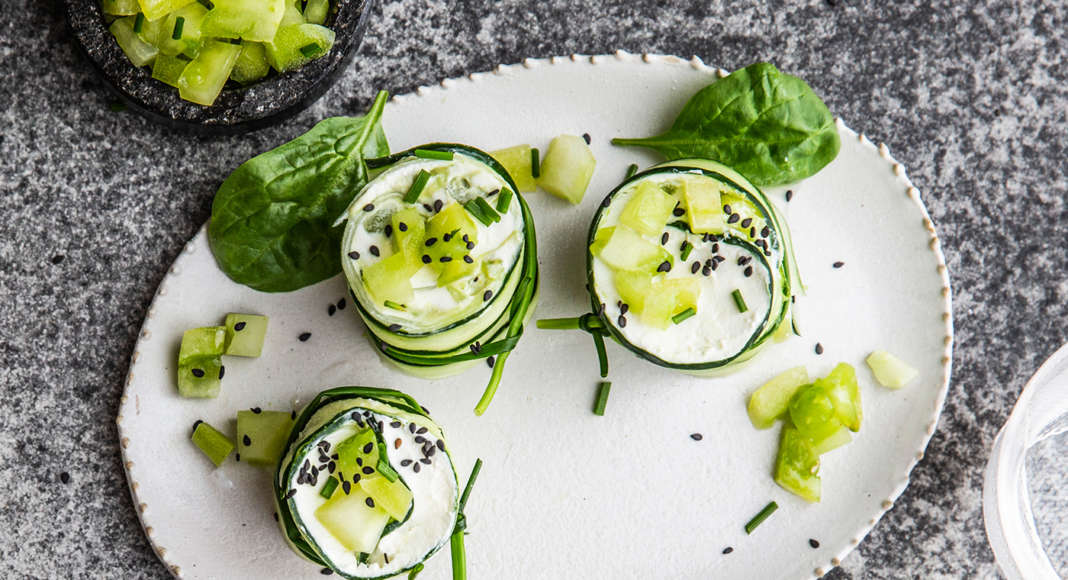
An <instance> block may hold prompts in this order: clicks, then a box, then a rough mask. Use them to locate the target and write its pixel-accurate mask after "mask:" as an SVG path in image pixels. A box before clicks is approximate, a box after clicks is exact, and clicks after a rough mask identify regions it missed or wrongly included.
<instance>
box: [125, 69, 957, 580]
mask: <svg viewBox="0 0 1068 580" xmlns="http://www.w3.org/2000/svg"><path fill="white" fill-rule="evenodd" d="M609 59H615V60H619V61H625V62H638V61H640V62H643V63H646V64H650V65H653V64H664V65H673V66H680V65H684V66H690V67H692V68H694V69H696V70H701V71H705V72H712V73H714V74H716V75H717V76H719V77H721V78H722V77H725V76H727V74H728V72H727V71H725V70H723V69H719V68H716V67H711V66H709V65H707V64H705V63H704V62H703V61H702V60H701V59H700V58H699V57H697V56H694V57H692V58H690V59H688V60H687V59H683V58H680V57H677V56H671V55H660V54H648V53H645V54H633V53H628V52H625V51H617V52H615V53H614V54H611V55H582V54H572V55H570V56H565V57H549V58H545V59H524V60H523V61H522V62H520V63H518V64H512V65H498V66H497V67H496V68H494V69H493V70H492V71H488V72H475V73H470V74H468V75H465V76H463V77H457V78H450V79H443V80H441V81H440V82H439V83H438V84H437V85H430V86H423V87H417V88H416V89H415V90H414V91H413V92H411V93H408V94H404V95H396V96H394V97H393V98H392V99H391V100H392V101H395V102H400V101H403V100H407V99H412V98H416V97H425V96H429V95H433V94H436V93H441V92H443V91H446V90H448V89H449V88H450V87H452V86H454V85H456V84H458V83H464V82H469V83H478V82H481V81H482V80H483V79H485V78H487V77H491V76H499V75H502V74H505V73H508V72H512V71H515V70H517V69H522V68H527V69H529V68H534V67H544V66H553V65H555V64H558V63H562V62H567V61H570V62H581V61H586V62H588V63H589V64H590V65H591V66H596V65H597V64H598V63H601V62H604V61H606V60H609ZM835 124H836V125H837V127H838V128H839V130H840V131H844V132H845V133H846V134H847V135H849V136H852V138H854V139H856V140H857V142H859V143H860V144H861V145H862V146H863V147H866V148H870V149H872V150H874V151H876V152H877V153H878V155H879V156H880V157H881V158H882V159H884V160H885V161H886V162H887V163H888V165H889V169H890V170H891V171H892V172H893V175H894V177H895V179H896V181H897V182H898V183H899V184H900V186H901V189H902V191H903V193H904V195H906V196H907V197H908V199H910V200H911V201H912V202H913V203H914V204H915V205H916V206H917V208H918V209H919V210H920V213H921V215H922V216H923V227H924V229H925V230H926V231H927V233H928V243H927V246H928V249H929V251H930V252H931V253H932V254H933V255H934V256H935V261H936V268H937V273H938V275H939V278H940V279H941V283H942V288H941V296H942V315H941V316H942V322H943V329H944V337H943V339H942V344H943V350H942V358H941V363H942V380H941V385H940V386H939V390H938V393H937V395H936V396H935V401H934V406H933V408H932V409H931V410H930V420H929V422H928V424H927V428H926V430H925V434H924V435H923V437H922V444H921V445H920V447H919V448H918V449H916V451H915V455H914V456H913V459H912V460H911V461H910V462H909V465H908V466H907V468H906V469H905V471H904V474H903V476H902V477H901V478H900V479H899V480H898V481H897V483H896V485H895V486H894V487H893V491H892V493H890V494H889V496H888V497H887V498H885V499H884V500H882V502H881V504H880V505H881V510H880V511H879V512H878V513H877V514H875V516H874V517H872V518H871V519H870V520H869V521H868V522H867V523H866V524H864V525H862V526H860V527H859V528H858V529H856V530H855V531H854V532H853V534H852V539H851V540H850V542H849V543H848V544H847V545H845V546H844V547H842V548H841V549H840V550H838V552H837V554H836V555H835V556H834V557H832V558H831V559H830V561H829V562H828V563H827V566H828V567H827V568H823V567H818V568H815V569H814V570H812V573H811V575H810V576H808V577H809V578H819V577H821V576H823V575H824V574H826V573H827V572H828V571H829V570H831V569H833V568H835V567H837V566H839V565H841V562H842V560H843V559H844V558H845V557H846V555H847V554H849V553H850V552H851V551H852V550H853V548H855V547H856V546H857V545H859V544H860V542H861V541H862V540H863V539H864V538H865V537H866V536H867V535H868V533H869V532H871V530H872V529H873V528H874V527H875V525H876V524H877V523H878V522H879V520H880V519H881V518H882V517H883V515H885V514H886V512H888V511H889V510H890V509H891V508H892V507H893V506H894V502H895V501H896V500H897V498H898V497H900V496H901V494H902V493H904V491H905V489H906V488H907V487H908V484H909V478H910V475H911V473H912V470H913V468H914V467H915V466H916V464H917V463H919V461H920V460H922V459H923V457H924V451H925V450H926V448H927V445H928V443H929V442H930V439H931V437H932V436H933V435H934V433H935V430H936V429H937V427H938V419H939V417H940V415H941V412H942V408H943V406H944V404H945V399H946V395H947V393H948V390H949V382H950V377H951V373H952V361H953V339H954V335H953V310H952V290H951V287H950V280H949V271H948V268H947V267H946V260H945V256H944V254H943V253H942V248H941V241H940V240H939V237H938V234H937V232H936V230H935V226H934V222H933V221H932V220H931V217H930V214H929V213H928V211H927V208H926V206H925V205H924V203H923V200H922V198H921V195H920V191H919V189H918V188H916V186H915V185H914V184H913V183H912V181H911V180H909V178H908V176H907V174H906V172H905V167H904V165H902V164H901V163H899V162H898V161H897V160H896V159H894V157H893V156H892V155H891V154H890V149H889V147H887V145H886V144H885V143H879V144H878V145H876V144H875V143H873V142H872V141H871V140H869V139H868V138H867V137H866V136H865V135H864V134H863V133H857V132H855V131H853V130H852V129H850V128H849V127H847V126H846V125H845V122H844V121H843V120H842V119H841V118H840V117H836V118H835ZM205 228H206V225H205V226H202V227H201V229H200V230H198V232H197V234H196V235H194V236H193V238H191V240H190V241H189V242H187V244H186V246H185V248H184V251H183V252H182V253H180V254H179V255H178V257H177V258H175V261H174V264H172V266H171V268H170V269H169V271H168V273H167V274H166V275H165V276H164V278H163V280H162V281H161V282H160V285H159V288H158V289H157V291H156V295H155V296H154V297H153V300H152V303H151V304H150V305H149V308H148V310H147V312H146V314H145V320H144V323H143V324H142V326H141V332H140V335H139V338H138V342H137V345H136V346H135V347H134V352H133V354H132V355H131V357H130V365H129V371H128V374H127V377H126V383H125V386H124V389H123V394H122V397H121V398H120V402H119V411H118V415H117V417H116V419H115V422H116V425H117V427H118V436H119V446H120V449H121V454H122V462H123V468H124V470H125V472H126V478H127V483H128V485H129V489H130V494H131V497H132V498H133V503H134V507H135V509H136V511H137V514H138V518H139V519H140V522H141V525H142V527H143V528H144V531H145V535H146V536H147V537H148V539H149V543H150V544H151V546H152V549H153V550H154V551H155V553H156V555H157V556H158V557H159V559H160V560H161V561H162V562H163V564H164V565H165V566H166V567H167V569H168V570H170V572H171V573H172V574H174V576H175V577H178V578H181V577H182V572H181V568H180V567H179V566H178V565H177V564H174V563H172V562H171V561H170V560H169V559H168V557H167V549H166V548H165V547H164V546H162V545H160V544H159V543H158V542H157V541H156V540H155V537H154V536H155V534H154V528H153V526H152V522H151V521H150V518H149V517H148V515H147V514H146V511H147V510H148V505H147V504H146V503H145V502H143V501H142V500H141V498H140V495H139V492H138V490H139V487H140V484H139V483H138V481H137V475H136V472H135V468H136V466H135V464H134V462H133V461H132V460H130V458H129V454H128V448H129V446H130V438H129V437H128V436H127V434H126V432H125V429H124V426H123V413H124V411H125V410H126V408H127V405H128V404H129V397H130V395H132V394H134V393H132V392H131V384H132V383H133V379H134V376H135V372H136V371H137V363H138V358H139V357H140V347H141V343H142V341H144V340H147V339H149V338H150V337H151V334H152V329H151V326H152V321H153V317H154V314H155V308H156V302H157V300H158V298H159V297H160V296H165V295H166V294H167V286H168V283H169V282H170V281H171V279H172V278H173V277H176V276H177V275H178V274H179V272H180V264H179V263H180V262H181V261H182V259H183V258H184V257H185V256H186V255H188V254H190V253H192V249H193V246H192V240H193V239H195V238H196V237H197V236H199V235H201V234H202V233H203V231H204V229H205Z"/></svg>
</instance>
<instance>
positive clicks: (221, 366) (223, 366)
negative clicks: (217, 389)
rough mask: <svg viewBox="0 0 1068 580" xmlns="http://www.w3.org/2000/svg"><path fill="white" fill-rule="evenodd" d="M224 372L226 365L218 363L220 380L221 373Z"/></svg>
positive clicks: (220, 378) (223, 373)
mask: <svg viewBox="0 0 1068 580" xmlns="http://www.w3.org/2000/svg"><path fill="white" fill-rule="evenodd" d="M225 374H226V365H219V380H220V381H221V380H222V378H223V375H225Z"/></svg>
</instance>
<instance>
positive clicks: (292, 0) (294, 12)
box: [276, 0, 304, 36]
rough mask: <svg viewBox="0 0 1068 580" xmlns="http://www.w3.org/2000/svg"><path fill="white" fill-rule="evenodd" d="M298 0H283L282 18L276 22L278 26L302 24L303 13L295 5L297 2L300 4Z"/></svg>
mask: <svg viewBox="0 0 1068 580" xmlns="http://www.w3.org/2000/svg"><path fill="white" fill-rule="evenodd" d="M300 1H301V0H285V2H286V6H285V11H284V12H283V13H282V20H281V21H280V22H279V23H278V27H279V28H282V27H284V26H292V25H293V24H304V13H302V12H301V11H300V8H299V7H298V6H297V4H300ZM276 36H277V35H276Z"/></svg>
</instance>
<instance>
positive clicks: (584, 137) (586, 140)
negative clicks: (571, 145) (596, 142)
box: [582, 133, 590, 145]
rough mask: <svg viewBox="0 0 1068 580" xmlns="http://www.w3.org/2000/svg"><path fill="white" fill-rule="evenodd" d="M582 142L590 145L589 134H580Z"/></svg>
mask: <svg viewBox="0 0 1068 580" xmlns="http://www.w3.org/2000/svg"><path fill="white" fill-rule="evenodd" d="M582 140H583V141H585V142H586V144H587V145H589V144H590V134H589V133H583V134H582Z"/></svg>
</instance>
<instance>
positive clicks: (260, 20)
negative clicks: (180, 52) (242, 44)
mask: <svg viewBox="0 0 1068 580" xmlns="http://www.w3.org/2000/svg"><path fill="white" fill-rule="evenodd" d="M285 11H286V5H285V0H215V1H214V2H213V8H212V9H211V10H209V11H208V15H207V17H206V18H205V19H204V24H203V25H202V28H203V32H204V34H206V35H207V36H214V37H218V38H240V39H242V40H251V41H255V42H270V41H272V40H274V37H275V34H276V33H277V32H278V28H279V25H280V24H281V22H282V16H284V15H285Z"/></svg>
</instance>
